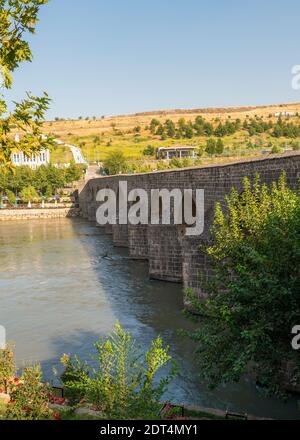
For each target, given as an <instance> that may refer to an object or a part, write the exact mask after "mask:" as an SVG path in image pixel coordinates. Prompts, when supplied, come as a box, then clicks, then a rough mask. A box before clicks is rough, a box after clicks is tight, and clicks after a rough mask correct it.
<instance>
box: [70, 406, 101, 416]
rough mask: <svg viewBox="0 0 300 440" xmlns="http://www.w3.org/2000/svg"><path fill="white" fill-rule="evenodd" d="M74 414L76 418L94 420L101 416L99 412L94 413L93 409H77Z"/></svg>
mask: <svg viewBox="0 0 300 440" xmlns="http://www.w3.org/2000/svg"><path fill="white" fill-rule="evenodd" d="M75 414H76V415H77V416H91V417H95V418H99V417H101V415H102V414H101V412H99V411H94V410H93V409H89V408H85V407H81V408H77V409H76V411H75Z"/></svg>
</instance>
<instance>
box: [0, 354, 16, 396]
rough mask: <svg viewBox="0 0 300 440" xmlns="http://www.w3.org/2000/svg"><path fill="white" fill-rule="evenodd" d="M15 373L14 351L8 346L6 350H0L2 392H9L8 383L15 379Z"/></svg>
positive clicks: (0, 385) (0, 387)
mask: <svg viewBox="0 0 300 440" xmlns="http://www.w3.org/2000/svg"><path fill="white" fill-rule="evenodd" d="M15 372H16V366H15V361H14V354H13V350H12V348H11V347H9V346H7V347H6V348H5V349H4V350H0V390H3V391H4V392H7V384H8V381H9V380H10V379H12V378H13V377H14V375H15ZM0 392H1V391H0Z"/></svg>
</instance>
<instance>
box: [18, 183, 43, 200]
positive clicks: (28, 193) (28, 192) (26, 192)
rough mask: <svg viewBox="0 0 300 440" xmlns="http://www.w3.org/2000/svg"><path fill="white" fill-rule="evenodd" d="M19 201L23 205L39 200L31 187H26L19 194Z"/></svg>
mask: <svg viewBox="0 0 300 440" xmlns="http://www.w3.org/2000/svg"><path fill="white" fill-rule="evenodd" d="M20 197H21V200H22V201H23V202H25V203H27V202H33V201H35V200H38V199H39V195H38V193H37V191H36V189H35V188H34V187H33V186H28V187H26V188H24V189H23V190H22V191H21V192H20Z"/></svg>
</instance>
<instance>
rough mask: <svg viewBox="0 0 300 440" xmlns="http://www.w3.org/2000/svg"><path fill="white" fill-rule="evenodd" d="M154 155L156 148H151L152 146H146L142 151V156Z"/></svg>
mask: <svg viewBox="0 0 300 440" xmlns="http://www.w3.org/2000/svg"><path fill="white" fill-rule="evenodd" d="M155 153H156V148H155V147H153V146H152V145H148V146H147V147H146V148H145V149H144V151H143V155H144V156H155Z"/></svg>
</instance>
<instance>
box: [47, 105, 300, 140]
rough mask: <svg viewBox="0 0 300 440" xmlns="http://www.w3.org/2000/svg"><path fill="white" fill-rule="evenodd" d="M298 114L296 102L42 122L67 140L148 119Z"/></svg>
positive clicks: (299, 109)
mask: <svg viewBox="0 0 300 440" xmlns="http://www.w3.org/2000/svg"><path fill="white" fill-rule="evenodd" d="M289 113H290V114H291V115H292V114H296V113H299V114H300V102H294V103H286V104H271V105H260V106H259V105H258V106H241V107H216V108H194V109H173V110H172V109H171V110H154V111H147V112H140V113H133V114H128V115H117V116H78V118H77V119H72V120H71V119H63V118H56V120H54V121H47V122H45V123H44V130H45V132H47V133H49V132H53V133H54V134H55V135H56V136H59V137H61V136H65V137H68V134H69V133H72V134H74V135H79V136H88V135H91V134H94V133H95V131H97V130H101V131H103V132H105V131H111V129H112V127H113V126H114V124H116V125H117V127H118V128H119V129H121V130H130V129H132V128H133V127H135V126H136V125H141V126H143V125H147V124H149V123H150V122H151V119H153V118H157V119H158V120H160V121H164V120H166V119H171V120H172V121H174V122H175V121H178V119H180V118H186V119H195V118H196V117H197V116H199V115H201V116H203V117H204V118H206V119H207V120H211V119H214V118H219V119H220V120H225V119H227V118H228V117H231V118H240V119H242V120H244V119H246V117H254V116H255V115H257V116H259V117H269V116H270V115H272V116H273V117H278V114H282V115H284V114H286V115H288V114H289Z"/></svg>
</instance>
